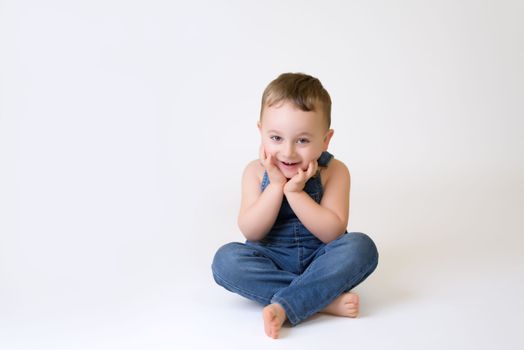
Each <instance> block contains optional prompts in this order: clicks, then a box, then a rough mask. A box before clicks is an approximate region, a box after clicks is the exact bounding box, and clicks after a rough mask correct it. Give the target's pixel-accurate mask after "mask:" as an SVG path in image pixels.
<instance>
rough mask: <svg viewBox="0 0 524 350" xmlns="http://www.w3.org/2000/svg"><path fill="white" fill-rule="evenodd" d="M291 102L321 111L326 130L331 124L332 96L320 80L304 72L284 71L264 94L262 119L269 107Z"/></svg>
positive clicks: (302, 107) (299, 106) (301, 107)
mask: <svg viewBox="0 0 524 350" xmlns="http://www.w3.org/2000/svg"><path fill="white" fill-rule="evenodd" d="M282 102H291V103H292V104H293V105H294V106H295V107H296V108H298V109H300V110H302V111H306V112H309V111H316V112H321V114H322V117H323V118H324V122H325V126H326V130H328V129H329V127H330V126H331V98H330V97H329V94H328V92H327V91H326V89H324V87H323V86H322V84H321V83H320V80H318V79H317V78H315V77H312V76H310V75H307V74H303V73H283V74H280V76H278V78H276V79H275V80H273V81H272V82H271V83H269V85H268V86H267V87H266V89H265V90H264V93H263V94H262V105H261V108H260V121H262V119H263V115H264V110H265V109H266V108H267V107H271V106H275V105H279V104H281V103H282Z"/></svg>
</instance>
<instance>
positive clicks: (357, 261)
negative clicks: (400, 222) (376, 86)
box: [212, 73, 378, 338]
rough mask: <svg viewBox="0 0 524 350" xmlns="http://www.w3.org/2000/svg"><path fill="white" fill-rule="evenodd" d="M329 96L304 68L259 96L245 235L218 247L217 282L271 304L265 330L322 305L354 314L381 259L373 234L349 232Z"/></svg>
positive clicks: (242, 224) (344, 176) (275, 332)
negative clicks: (332, 145) (358, 289)
mask: <svg viewBox="0 0 524 350" xmlns="http://www.w3.org/2000/svg"><path fill="white" fill-rule="evenodd" d="M330 124H331V98H330V97H329V94H328V92H327V91H326V90H325V89H324V87H323V86H322V84H321V83H320V81H319V80H318V79H316V78H314V77H311V76H309V75H305V74H301V73H285V74H282V75H280V76H279V77H278V78H277V79H275V80H273V81H272V82H271V83H270V84H269V85H268V86H267V88H266V89H265V91H264V94H263V96H262V108H261V112H260V120H259V122H258V124H257V125H258V129H259V130H260V136H261V141H262V142H261V145H260V155H259V156H260V159H257V160H253V161H252V162H250V163H249V164H248V165H247V166H246V168H245V170H244V174H243V178H242V200H241V205H240V212H239V215H238V225H239V228H240V230H241V231H242V233H243V234H244V236H245V238H246V239H247V240H246V242H245V243H236V242H233V243H228V244H226V245H224V246H222V247H221V248H220V249H219V250H218V251H217V253H216V254H215V257H214V259H213V264H212V271H213V277H214V279H215V281H216V282H217V283H218V284H219V285H221V286H223V287H224V288H226V289H227V290H229V291H231V292H234V293H237V294H240V295H242V296H244V297H246V298H248V299H251V300H254V301H256V302H259V303H261V304H262V305H264V306H265V308H264V309H263V311H262V315H263V319H264V329H265V332H266V334H267V335H268V336H270V337H272V338H278V336H279V332H280V328H281V327H282V324H283V323H284V321H286V319H287V320H288V321H289V322H290V323H291V325H296V324H298V323H299V322H301V321H303V320H305V319H307V318H308V317H310V316H311V315H313V314H315V313H317V312H325V313H329V314H333V315H338V316H346V317H356V316H357V314H358V310H359V298H358V296H357V295H356V294H355V293H351V292H349V291H350V290H351V289H353V288H354V287H355V286H357V285H358V284H359V283H360V282H362V281H363V280H365V279H366V278H367V276H369V275H370V274H371V273H372V272H373V271H374V270H375V267H376V266H377V263H378V252H377V248H376V246H375V244H374V243H373V241H372V240H371V239H370V238H369V237H368V236H367V235H365V234H363V233H359V232H351V233H348V232H347V231H346V227H347V224H348V216H349V187H350V175H349V171H348V169H347V167H346V166H345V165H344V163H342V162H341V161H339V160H337V159H333V156H332V155H331V154H330V153H329V152H327V149H328V145H329V141H330V140H331V137H332V136H333V132H334V131H333V129H330Z"/></svg>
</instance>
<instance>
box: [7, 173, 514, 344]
mask: <svg viewBox="0 0 524 350" xmlns="http://www.w3.org/2000/svg"><path fill="white" fill-rule="evenodd" d="M494 180H495V179H494V178H489V177H488V176H487V175H486V177H484V178H482V177H478V178H476V179H470V180H469V181H465V180H464V179H462V180H461V181H462V183H455V185H450V184H445V186H444V187H442V186H441V187H433V188H431V186H430V187H427V189H426V190H425V191H416V189H417V188H422V187H419V186H417V185H416V183H413V182H412V183H411V188H413V189H415V190H414V191H412V192H411V193H409V192H408V191H406V188H408V187H404V188H397V189H396V190H395V191H393V190H390V191H389V192H384V191H383V189H380V188H377V189H376V192H372V191H369V192H368V193H367V194H363V193H360V191H359V190H357V189H356V188H355V189H354V196H353V202H354V208H353V210H352V215H353V216H354V220H353V222H352V224H351V225H352V226H351V227H352V228H353V229H355V230H359V229H358V228H363V227H367V228H368V229H369V232H368V233H369V234H370V235H371V236H372V237H373V238H374V239H375V241H376V243H377V245H378V246H379V250H380V254H381V255H380V263H379V267H378V268H377V270H376V271H375V273H374V274H373V275H372V276H371V277H369V278H368V280H366V281H365V282H364V283H363V284H362V285H361V286H359V287H358V288H357V289H356V290H357V291H358V292H359V293H360V295H361V300H362V305H361V315H360V317H359V318H357V319H345V318H337V317H332V316H327V315H318V316H315V317H313V318H312V319H310V320H308V321H306V322H304V323H302V324H300V325H298V326H296V327H293V328H290V327H286V328H285V329H284V330H283V332H282V337H281V339H279V340H276V341H275V340H272V339H269V338H267V337H266V336H265V335H264V332H263V325H262V319H261V307H260V306H258V305H257V304H255V303H253V302H251V301H248V300H244V299H243V298H241V297H239V296H236V295H234V294H231V293H229V292H227V291H225V290H224V289H222V288H221V287H219V286H217V285H215V284H214V282H213V280H212V277H211V273H210V270H209V264H210V262H211V259H212V255H213V251H214V250H215V249H216V248H217V247H218V245H219V244H221V243H225V242H226V241H227V239H224V236H226V235H222V236H219V235H212V234H204V235H203V236H202V237H200V238H192V239H189V240H188V241H186V242H185V243H186V244H187V243H190V244H189V245H188V246H191V247H192V248H184V247H183V246H182V245H180V249H177V248H174V247H169V248H166V250H163V249H162V248H160V247H158V246H154V245H156V244H157V243H154V244H153V243H151V242H149V243H148V242H143V243H144V244H143V245H142V247H141V248H137V247H135V254H136V253H137V252H140V253H141V254H143V260H142V261H140V258H137V257H136V256H135V257H134V258H133V259H134V260H129V261H127V262H125V261H122V262H121V263H122V264H123V265H122V266H121V267H120V268H116V267H114V266H111V265H110V264H107V263H108V260H109V259H110V256H111V252H107V255H104V254H105V253H104V252H103V251H102V250H100V249H97V250H95V251H96V252H97V254H99V257H98V259H101V261H102V262H103V264H102V263H101V264H100V265H98V264H97V262H96V261H97V256H93V260H92V261H91V263H90V265H89V266H86V267H85V270H84V271H83V274H82V273H77V274H72V273H71V271H69V270H68V266H66V265H64V264H65V262H64V263H62V265H61V268H60V269H61V271H59V272H61V274H62V278H61V279H60V280H59V278H58V276H59V275H60V273H55V274H52V273H47V279H49V278H50V276H55V277H56V278H57V280H55V281H49V280H45V279H44V278H43V277H42V281H40V283H39V281H38V280H34V277H35V276H36V275H33V276H32V277H33V280H31V281H29V280H27V281H24V276H18V279H16V280H15V278H16V277H15V276H11V281H9V279H8V280H4V281H3V283H8V282H11V283H15V282H16V290H15V288H14V287H13V288H10V286H9V285H4V286H3V290H4V297H3V298H2V300H1V301H0V306H1V310H2V312H1V314H0V326H1V327H0V332H1V333H0V348H1V349H9V350H11V349H13V350H14V349H39V350H40V349H112V350H115V349H210V348H214V349H226V348H227V349H237V348H238V349H245V348H246V347H247V346H249V348H250V349H267V348H269V347H271V348H273V347H277V348H279V347H281V348H286V349H304V348H306V349H309V348H319V347H322V346H335V344H336V346H347V347H349V346H351V347H358V348H360V349H385V348H394V349H493V348H502V349H521V348H522V347H523V346H524V340H523V339H522V335H521V331H520V329H521V325H522V322H521V315H522V314H523V312H524V307H523V302H522V294H523V292H524V284H523V282H522V276H523V272H524V257H523V255H522V245H523V241H524V240H523V239H522V237H521V233H522V228H521V227H522V225H520V224H521V222H522V219H521V218H520V217H519V215H520V214H521V213H522V209H523V208H524V207H523V198H524V196H523V194H524V191H523V188H522V185H521V184H520V183H519V182H517V181H516V180H517V179H516V178H513V179H511V178H510V177H509V176H507V177H506V178H499V180H503V181H498V182H494ZM433 183H434V184H435V186H437V184H438V182H437V181H434V182H433ZM489 183H491V186H488V184H489ZM441 185H442V184H441ZM479 186H480V187H479ZM446 188H447V189H448V190H449V191H446ZM479 188H483V189H484V190H482V191H479V190H478V189H479ZM399 194H403V196H400V197H399ZM375 198H381V199H382V200H381V201H375ZM387 198H390V199H391V200H386V199H387ZM207 205H211V204H205V206H207ZM372 216H373V217H372ZM214 219H216V220H220V219H219V218H218V217H217V218H213V217H211V218H210V221H212V220H214ZM216 222H220V221H216ZM223 222H224V226H227V225H230V224H231V220H230V218H223ZM194 224H195V226H197V225H200V227H204V228H206V227H211V225H207V224H205V223H203V224H202V223H197V222H194ZM218 226H219V227H220V226H221V225H218ZM359 226H360V227H359ZM189 230H192V232H193V233H195V234H196V233H197V232H198V231H199V229H198V228H193V229H190V228H189ZM361 231H364V229H361ZM201 233H202V232H201ZM232 236H235V237H238V238H240V236H238V232H236V233H233V234H232ZM205 242H207V243H205ZM198 245H200V247H199V249H196V246H198ZM47 248H48V247H47ZM151 249H154V251H152V250H151ZM167 250H170V251H171V253H169V254H164V253H165V252H166V251H167ZM51 252H52V250H51ZM55 253H56V252H55ZM155 254H156V255H155ZM43 256H44V255H43ZM115 256H116V255H115ZM119 258H120V259H122V256H121V255H120V256H119ZM47 259H51V260H52V257H47ZM130 259H131V258H130ZM136 259H138V260H139V261H136ZM155 259H157V260H155ZM79 261H80V259H79ZM79 261H75V260H74V259H73V260H72V262H73V263H74V264H76V265H75V267H74V269H75V271H77V269H78V268H79V267H80V268H81V266H80V265H79ZM130 261H134V263H130ZM7 262H9V259H7ZM11 262H13V261H11ZM43 263H44V265H45V266H49V262H48V261H45V262H43ZM114 263H115V264H116V266H118V263H119V262H118V261H115V262H114ZM34 265H37V264H34ZM124 266H125V267H124ZM33 269H38V266H33ZM111 269H113V270H114V271H108V270H111ZM5 270H7V269H5ZM80 272H82V271H80ZM86 274H87V275H86ZM66 276H69V278H70V279H69V280H67V279H64V278H65V277H66ZM24 286H25V287H26V288H24Z"/></svg>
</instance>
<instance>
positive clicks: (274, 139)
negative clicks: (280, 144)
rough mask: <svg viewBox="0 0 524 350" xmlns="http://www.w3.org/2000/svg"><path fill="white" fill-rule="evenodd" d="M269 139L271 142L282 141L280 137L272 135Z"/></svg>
mask: <svg viewBox="0 0 524 350" xmlns="http://www.w3.org/2000/svg"><path fill="white" fill-rule="evenodd" d="M269 138H270V139H271V140H273V141H281V140H282V137H280V136H276V135H274V136H270V137H269Z"/></svg>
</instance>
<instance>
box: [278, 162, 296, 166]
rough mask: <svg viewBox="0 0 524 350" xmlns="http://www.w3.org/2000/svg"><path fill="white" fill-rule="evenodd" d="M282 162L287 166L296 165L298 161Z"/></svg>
mask: <svg viewBox="0 0 524 350" xmlns="http://www.w3.org/2000/svg"><path fill="white" fill-rule="evenodd" d="M282 164H284V165H287V166H293V165H297V164H298V162H297V163H286V162H282Z"/></svg>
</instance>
